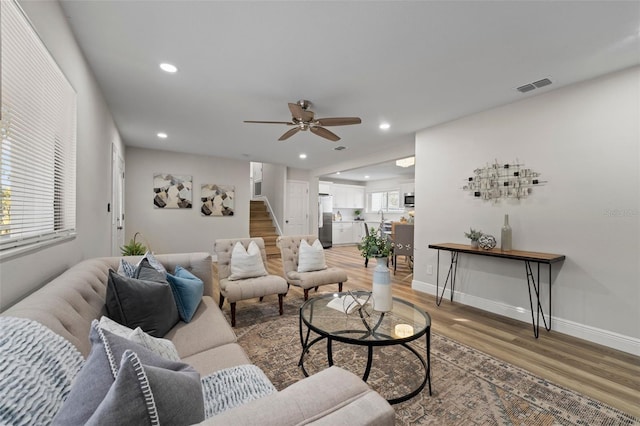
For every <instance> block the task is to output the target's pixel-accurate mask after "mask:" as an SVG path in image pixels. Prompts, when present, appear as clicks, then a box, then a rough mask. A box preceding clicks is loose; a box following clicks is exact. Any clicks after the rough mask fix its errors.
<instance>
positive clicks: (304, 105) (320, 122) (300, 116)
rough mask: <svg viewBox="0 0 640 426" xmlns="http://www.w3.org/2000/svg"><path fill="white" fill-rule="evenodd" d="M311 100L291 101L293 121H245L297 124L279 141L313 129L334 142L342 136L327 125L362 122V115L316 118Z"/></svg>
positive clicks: (250, 121) (346, 124)
mask: <svg viewBox="0 0 640 426" xmlns="http://www.w3.org/2000/svg"><path fill="white" fill-rule="evenodd" d="M310 106H311V102H309V101H307V100H305V99H301V100H299V101H298V102H297V103H295V104H294V103H289V111H291V121H253V120H245V123H259V124H285V125H287V126H295V127H293V128H292V129H289V130H287V131H286V132H284V134H283V135H282V136H280V138H278V140H279V141H283V140H286V139H289V138H290V137H291V136H293V135H295V134H296V133H298V132H299V131H307V130H309V131H311V133H313V134H314V135H318V136H320V137H323V138H325V139H328V140H330V141H333V142H337V141H339V140H340V137H339V136H338V135H336V134H335V133H333V132H332V131H330V130H327V129H325V127H327V126H348V125H351V124H360V123H362V120H361V119H360V117H331V118H315V114H314V112H313V111H311V110H310V109H308V108H309V107H310Z"/></svg>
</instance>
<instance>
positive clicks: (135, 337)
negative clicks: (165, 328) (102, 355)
mask: <svg viewBox="0 0 640 426" xmlns="http://www.w3.org/2000/svg"><path fill="white" fill-rule="evenodd" d="M98 325H99V327H100V328H101V329H103V330H107V331H108V332H110V333H113V334H115V335H118V336H120V337H124V338H125V339H127V340H131V341H132V342H135V343H137V344H139V345H142V346H144V347H145V348H147V349H149V350H150V351H151V352H153V353H155V354H157V355H160V356H161V357H164V358H167V359H170V360H172V361H180V356H179V355H178V350H177V349H176V347H175V345H174V344H173V343H172V342H171V340H168V339H162V338H160V337H153V336H151V335H150V334H147V333H145V332H144V331H142V329H141V328H140V327H138V328H136V329H135V330H132V329H130V328H129V327H125V326H124V325H122V324H118V323H117V322H115V321H114V320H112V319H111V318H109V317H105V316H103V317H102V318H100V323H99V324H98Z"/></svg>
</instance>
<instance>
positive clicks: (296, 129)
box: [278, 127, 300, 141]
mask: <svg viewBox="0 0 640 426" xmlns="http://www.w3.org/2000/svg"><path fill="white" fill-rule="evenodd" d="M299 131H300V127H294V128H293V129H289V130H287V131H286V132H284V134H283V135H282V136H280V138H279V139H278V140H279V141H283V140H285V139H289V138H290V137H291V136H293V135H295V134H296V133H298V132H299Z"/></svg>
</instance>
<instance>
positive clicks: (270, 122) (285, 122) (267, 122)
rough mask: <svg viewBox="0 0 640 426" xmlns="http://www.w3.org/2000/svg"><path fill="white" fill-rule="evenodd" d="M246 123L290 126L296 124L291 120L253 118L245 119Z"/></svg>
mask: <svg viewBox="0 0 640 426" xmlns="http://www.w3.org/2000/svg"><path fill="white" fill-rule="evenodd" d="M244 122H245V123H259V124H288V125H289V126H293V125H295V123H292V122H290V121H253V120H245V121H244Z"/></svg>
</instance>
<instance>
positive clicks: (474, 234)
mask: <svg viewBox="0 0 640 426" xmlns="http://www.w3.org/2000/svg"><path fill="white" fill-rule="evenodd" d="M464 236H465V237H467V238H469V239H470V240H471V247H473V248H478V240H479V239H480V237H482V231H476V230H475V229H473V228H469V232H465V233H464Z"/></svg>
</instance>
